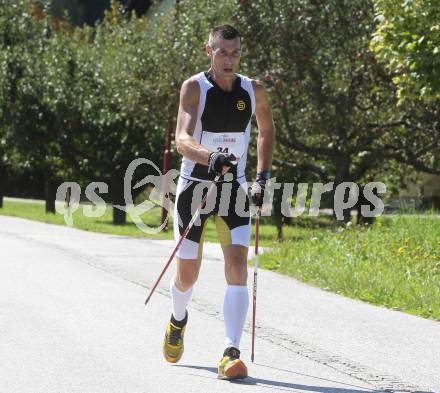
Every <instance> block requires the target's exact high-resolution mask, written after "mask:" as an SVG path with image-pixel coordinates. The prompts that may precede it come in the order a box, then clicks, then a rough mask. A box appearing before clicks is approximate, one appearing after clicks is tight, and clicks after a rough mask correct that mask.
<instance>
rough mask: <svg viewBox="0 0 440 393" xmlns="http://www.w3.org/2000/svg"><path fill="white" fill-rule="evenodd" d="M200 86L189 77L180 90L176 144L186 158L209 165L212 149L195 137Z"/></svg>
mask: <svg viewBox="0 0 440 393" xmlns="http://www.w3.org/2000/svg"><path fill="white" fill-rule="evenodd" d="M199 99H200V86H199V83H198V82H197V81H196V80H193V79H188V80H186V81H185V82H183V84H182V88H181V90H180V103H179V112H178V114H177V127H176V146H177V151H178V152H179V153H180V154H181V155H182V156H185V157H186V158H189V159H190V160H193V161H196V162H198V163H199V164H203V165H208V159H209V155H210V153H211V152H210V151H209V150H208V149H206V148H204V147H203V146H202V145H201V144H200V143H197V142H196V140H195V139H194V138H193V134H194V129H195V127H196V123H197V112H198V108H199Z"/></svg>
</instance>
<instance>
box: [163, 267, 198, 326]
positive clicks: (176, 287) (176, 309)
mask: <svg viewBox="0 0 440 393" xmlns="http://www.w3.org/2000/svg"><path fill="white" fill-rule="evenodd" d="M200 265H201V260H200V259H181V258H177V270H176V274H175V276H174V277H173V278H172V279H171V283H170V291H171V299H172V303H173V316H174V318H175V319H176V320H177V321H181V320H183V319H184V318H185V315H186V307H187V305H188V302H189V299H190V298H191V294H192V290H193V286H194V284H195V282H196V281H197V277H198V276H199V271H200Z"/></svg>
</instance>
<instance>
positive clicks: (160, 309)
mask: <svg viewBox="0 0 440 393" xmlns="http://www.w3.org/2000/svg"><path fill="white" fill-rule="evenodd" d="M172 247H173V243H172V242H170V241H160V240H147V239H135V238H127V237H120V236H111V235H105V234H95V233H88V232H84V231H80V230H76V229H72V228H68V227H61V226H54V225H47V224H42V223H36V222H31V221H27V220H23V219H17V218H8V217H0V393H27V392H29V393H52V392H53V393H77V392H78V393H100V392H105V393H110V392H115V393H124V392H127V393H147V392H148V393H150V392H151V393H156V392H160V393H171V392H173V393H175V392H204V393H205V392H209V393H210V392H273V391H292V392H318V393H349V392H350V393H351V392H353V393H363V392H373V391H375V392H377V391H383V390H388V391H395V392H398V391H410V392H428V391H430V392H440V323H438V322H435V321H431V320H426V319H423V318H419V317H415V316H411V315H407V314H404V313H401V312H398V311H393V310H387V309H384V308H382V307H375V306H372V305H368V304H365V303H362V302H359V301H355V300H351V299H347V298H344V297H342V296H339V295H335V294H332V293H329V292H326V291H323V290H320V289H317V288H314V287H311V286H308V285H305V284H303V283H300V282H298V281H296V280H293V279H290V278H287V277H283V276H280V275H277V274H274V273H271V272H266V271H261V270H260V273H259V287H258V314H257V325H258V329H257V340H256V355H255V363H254V364H252V363H251V362H250V346H251V338H250V334H249V332H250V325H249V322H250V317H251V312H249V315H248V326H247V328H246V329H247V332H246V333H245V334H244V336H243V340H242V348H241V349H242V358H243V360H244V361H245V362H246V363H247V365H248V368H249V373H250V377H249V378H248V379H247V380H245V381H243V382H241V383H230V382H225V381H220V380H217V379H216V371H217V370H216V367H217V363H218V361H219V359H220V357H221V354H222V351H223V340H224V327H223V321H222V314H221V310H222V302H223V294H224V290H225V281H224V276H223V262H222V260H221V251H220V249H219V247H218V246H217V245H214V244H207V245H206V247H205V259H204V264H203V266H202V271H201V274H200V278H199V281H198V283H197V285H196V288H195V290H194V294H193V299H192V301H191V303H190V307H189V324H188V328H187V334H186V337H185V340H186V341H185V346H186V350H185V354H184V356H183V358H182V360H181V361H180V363H179V364H177V365H170V364H168V363H166V362H165V361H164V359H163V357H162V339H163V334H164V328H165V324H166V322H167V320H168V318H169V316H170V312H171V308H170V299H169V295H168V284H169V280H170V277H171V274H172V271H173V270H174V266H172V268H171V269H170V271H169V272H168V273H167V275H166V276H165V277H164V279H163V281H162V283H161V285H160V287H159V288H158V291H157V292H156V293H155V294H154V296H153V298H152V300H151V302H150V304H149V305H148V307H145V306H144V300H145V298H146V295H147V293H148V288H149V287H150V286H151V285H152V284H153V283H154V281H155V279H156V277H157V276H158V274H159V272H160V271H161V269H162V267H163V265H164V263H165V262H166V259H167V256H168V255H169V254H170V251H171V249H172ZM250 273H251V270H250ZM251 282H252V275H251V274H250V276H249V287H250V289H251Z"/></svg>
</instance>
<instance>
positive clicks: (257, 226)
mask: <svg viewBox="0 0 440 393" xmlns="http://www.w3.org/2000/svg"><path fill="white" fill-rule="evenodd" d="M260 216H261V206H260V207H259V208H258V211H257V215H256V216H255V258H254V290H253V307H252V354H251V361H252V363H253V362H254V353H255V317H256V313H257V278H258V277H257V276H258V240H259V238H260Z"/></svg>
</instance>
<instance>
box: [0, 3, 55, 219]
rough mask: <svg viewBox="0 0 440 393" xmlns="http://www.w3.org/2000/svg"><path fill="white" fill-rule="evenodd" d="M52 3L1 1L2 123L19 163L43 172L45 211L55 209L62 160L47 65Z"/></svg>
mask: <svg viewBox="0 0 440 393" xmlns="http://www.w3.org/2000/svg"><path fill="white" fill-rule="evenodd" d="M47 7H48V4H47V2H46V3H41V2H40V3H39V4H38V5H36V4H35V3H34V2H33V1H29V0H28V1H27V0H20V1H17V2H14V3H13V4H10V5H4V6H3V7H2V14H3V17H4V18H2V25H1V28H2V29H3V34H2V41H1V51H2V59H3V61H2V63H3V67H2V68H3V69H4V70H5V76H4V77H5V79H6V80H7V81H8V83H7V84H4V86H5V87H4V89H3V97H2V98H3V101H2V109H3V114H4V116H3V125H2V128H3V129H5V130H8V134H7V138H6V141H7V145H8V148H9V149H10V151H15V153H16V154H15V156H16V157H17V162H19V166H21V167H31V168H33V169H34V170H36V171H40V172H42V173H44V178H45V195H46V211H49V212H55V190H56V187H55V183H54V180H55V179H56V176H57V171H58V170H60V169H61V166H62V163H61V158H60V146H59V143H58V137H59V136H60V135H59V133H58V132H57V131H58V130H57V128H56V125H57V122H58V120H59V116H60V113H59V112H57V111H56V108H55V109H54V108H51V106H50V102H49V100H48V99H47V98H48V95H47V89H49V90H51V89H52V88H55V89H56V88H57V87H59V86H54V85H55V84H56V83H57V82H58V81H54V80H53V79H52V72H51V70H50V66H49V65H48V63H49V60H50V56H51V55H52V54H53V53H52V52H51V49H52V46H53V44H54V42H55V41H54V39H55V40H56V33H55V26H54V24H53V23H52V20H51V18H49V17H48V16H47V12H45V11H46V10H47ZM58 61H59V59H58V58H57V57H55V61H54V62H52V64H56V65H57V67H58Z"/></svg>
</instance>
